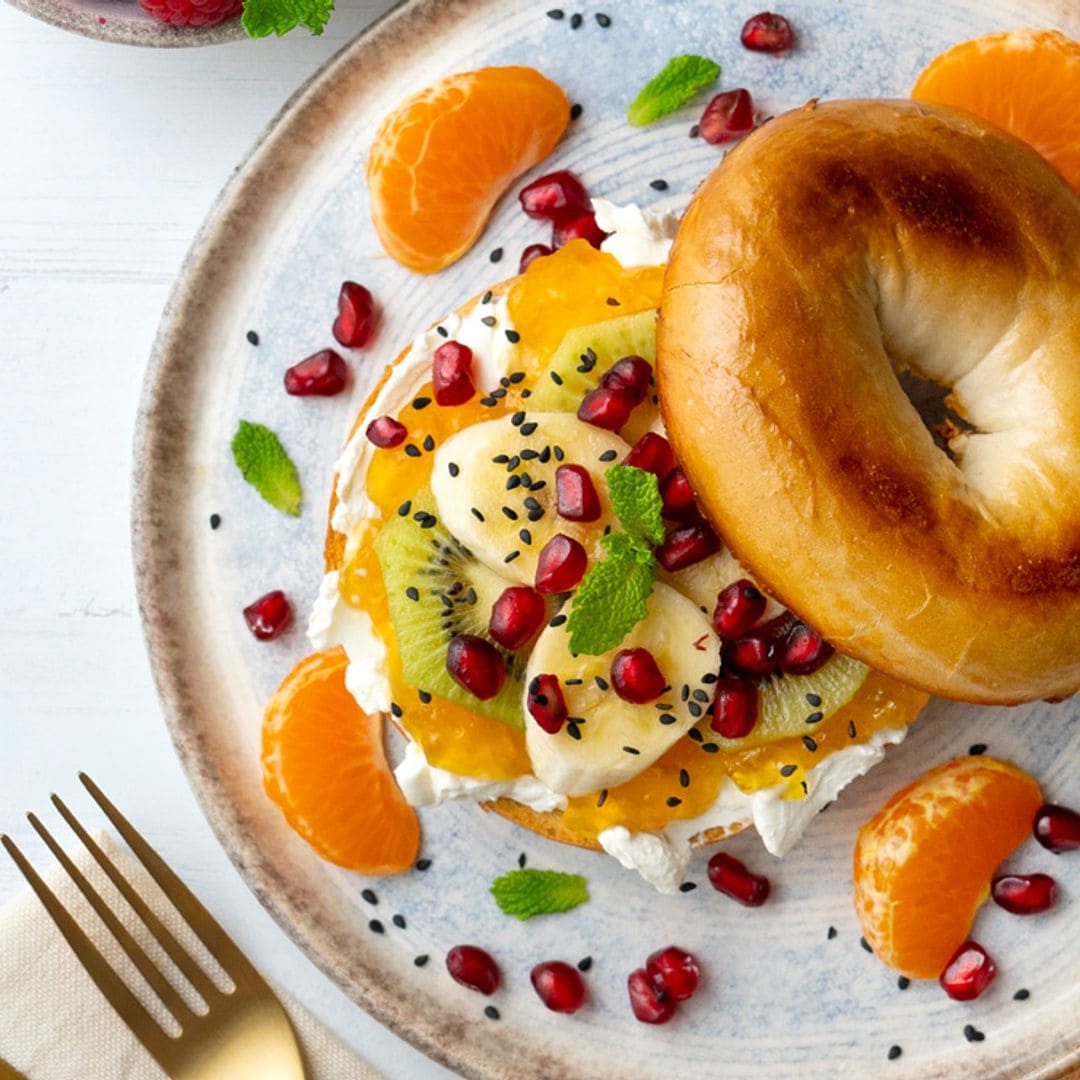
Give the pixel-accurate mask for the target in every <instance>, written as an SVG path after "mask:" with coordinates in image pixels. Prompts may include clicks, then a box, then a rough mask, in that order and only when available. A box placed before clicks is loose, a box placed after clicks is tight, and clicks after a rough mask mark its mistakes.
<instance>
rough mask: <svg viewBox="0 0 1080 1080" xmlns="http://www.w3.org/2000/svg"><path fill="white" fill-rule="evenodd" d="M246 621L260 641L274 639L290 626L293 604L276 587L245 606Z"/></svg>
mask: <svg viewBox="0 0 1080 1080" xmlns="http://www.w3.org/2000/svg"><path fill="white" fill-rule="evenodd" d="M244 621H245V622H246V623H247V624H248V629H249V630H250V631H251V632H252V633H253V634H254V635H255V636H256V637H257V638H258V639H259V640H260V641H273V640H274V638H276V637H280V636H281V635H282V634H284V633H285V631H286V630H287V629H288V628H289V623H291V622H292V604H290V603H289V600H288V597H286V595H285V594H284V593H283V592H282V591H281V590H280V589H275V590H274V591H273V592H268V593H267V594H266V595H265V596H260V597H259V599H258V600H256V601H255V603H253V604H248V606H247V607H246V608H244Z"/></svg>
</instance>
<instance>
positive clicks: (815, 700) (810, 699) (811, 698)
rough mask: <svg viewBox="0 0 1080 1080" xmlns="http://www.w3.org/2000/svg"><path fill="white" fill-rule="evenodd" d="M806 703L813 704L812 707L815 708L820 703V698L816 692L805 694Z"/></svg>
mask: <svg viewBox="0 0 1080 1080" xmlns="http://www.w3.org/2000/svg"><path fill="white" fill-rule="evenodd" d="M806 704H807V705H813V706H814V708H815V709H816V708H817V707H818V706H819V705H820V704H821V698H820V697H818V695H817V694H807V695H806Z"/></svg>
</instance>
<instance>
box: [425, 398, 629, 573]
mask: <svg viewBox="0 0 1080 1080" xmlns="http://www.w3.org/2000/svg"><path fill="white" fill-rule="evenodd" d="M629 452H630V447H629V446H627V444H626V443H625V442H623V440H622V439H620V438H619V437H618V435H613V434H611V433H610V432H607V431H603V430H602V429H600V428H597V427H592V426H591V425H589V424H585V423H582V421H580V420H579V419H578V418H577V417H576V416H575V415H574V414H573V413H559V412H537V413H517V414H515V415H514V416H512V417H510V416H508V417H504V418H502V419H499V420H488V421H485V422H484V423H482V424H474V425H472V426H471V427H467V428H465V429H464V430H462V431H459V432H457V433H456V434H454V435H452V436H451V437H450V438H449V439H447V440H446V442H444V443H443V444H442V446H441V447H439V449H438V451H437V452H436V454H435V464H434V469H433V472H432V476H431V489H432V491H433V493H434V495H435V501H436V503H437V504H438V509H439V516H440V518H441V519H442V521H443V523H444V524H445V525H446V527H447V528H448V529H449V530H450V532H451V533H452V534H453V535H454V536H455V537H457V539H458V540H460V541H461V543H462V544H464V545H465V546H466V547H467V548H468V549H469V550H470V551H471V552H472V553H473V555H475V556H476V558H477V559H479V560H480V561H481V562H482V563H484V564H486V565H487V566H489V567H490V568H491V569H492V570H494V571H496V573H499V574H502V575H503V576H504V577H508V578H511V579H513V580H515V581H520V582H524V583H526V584H529V585H531V584H532V582H533V578H534V576H535V574H536V560H537V556H538V555H539V554H540V549H541V548H542V547H543V546H544V544H546V543H547V542H548V540H550V539H551V537H553V536H554V535H555V534H556V533H565V534H566V535H567V536H571V537H573V538H574V539H575V540H578V541H580V542H581V544H582V545H583V546H584V548H585V552H586V554H587V555H588V556H589V559H590V561H592V560H593V559H596V558H601V557H602V556H603V548H602V547H601V545H600V538H601V537H602V536H603V534H604V527H605V526H607V525H611V526H612V527H613V528H617V527H618V522H617V521H616V519H615V516H614V514H613V513H612V510H611V503H610V501H609V499H608V493H607V483H606V482H605V480H604V472H605V470H606V469H608V468H609V467H610V466H611V465H614V464H617V463H618V462H620V461H622V459H623V458H624V457H626V455H627V454H628V453H629ZM564 464H565V465H581V466H584V467H585V468H586V469H588V471H589V475H590V477H591V478H592V482H593V486H594V487H595V488H596V493H597V495H598V496H599V500H600V516H599V518H597V519H596V520H595V521H589V522H583V521H568V520H567V519H565V518H563V517H560V516H559V513H558V511H557V510H556V503H555V471H556V470H557V469H558V467H559V466H560V465H564Z"/></svg>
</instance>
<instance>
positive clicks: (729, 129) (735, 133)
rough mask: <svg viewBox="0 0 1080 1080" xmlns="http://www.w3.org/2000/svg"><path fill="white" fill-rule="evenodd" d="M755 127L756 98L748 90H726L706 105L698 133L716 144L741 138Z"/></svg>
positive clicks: (707, 140)
mask: <svg viewBox="0 0 1080 1080" xmlns="http://www.w3.org/2000/svg"><path fill="white" fill-rule="evenodd" d="M753 129H754V100H753V98H751V97H750V92H749V91H748V90H725V91H724V92H723V93H721V94H717V95H716V97H714V98H713V99H712V101H710V102H709V104H708V105H706V106H705V111H704V112H703V113H702V114H701V119H700V120H699V121H698V133H699V134H700V135H701V137H702V138H703V139H704V140H705V141H706V142H707V143H712V144H713V145H714V146H716V145H719V144H720V143H726V142H731V140H732V139H740V138H742V136H743V135H745V134H746V133H747V132H749V131H753Z"/></svg>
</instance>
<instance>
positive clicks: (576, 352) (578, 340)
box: [529, 309, 657, 443]
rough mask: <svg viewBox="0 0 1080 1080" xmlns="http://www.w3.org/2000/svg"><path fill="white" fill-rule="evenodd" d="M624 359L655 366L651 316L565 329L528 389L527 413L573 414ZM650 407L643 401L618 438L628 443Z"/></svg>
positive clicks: (652, 415)
mask: <svg viewBox="0 0 1080 1080" xmlns="http://www.w3.org/2000/svg"><path fill="white" fill-rule="evenodd" d="M624 356H640V357H642V358H643V359H645V360H648V361H649V363H650V364H653V365H655V364H656V312H655V311H654V310H651V309H650V310H647V311H639V312H637V313H636V314H634V315H620V316H619V317H618V318H616V319H605V320H604V321H603V322H598V323H593V324H592V325H591V326H579V327H575V328H574V329H573V330H568V331H567V333H566V336H565V337H564V338H563V339H562V341H561V342H560V344H559V347H558V348H557V349H556V350H555V353H554V355H553V356H552V357H551V359H550V360H549V361H548V365H547V367H545V368H544V370H543V371H542V372H541V373H540V377H539V378H538V379H537V380H536V386H535V387H533V392H532V397H531V398H530V400H529V408H530V409H535V410H536V411H538V412H573V413H576V412H577V410H578V406H579V405H580V404H581V399H582V398H583V397H584V396H585V395H586V394H587V393H588V392H589V391H590V390H593V389H595V388H596V387H597V386H598V385H599V383H600V377H601V376H602V375H603V374H604V372H605V371H607V370H608V368H610V367H611V366H612V364H614V363H615V361H616V360H621V359H622V358H623V357H624ZM656 417H657V408H656V402H655V401H654V400H652V398H646V399H645V400H644V401H643V402H642V403H641V404H640V405H639V406H638V407H637V408H636V409H635V410H634V412H633V415H632V416H631V417H630V420H629V421H628V423H627V425H626V427H625V428H623V430H622V431H621V432H619V434H620V435H622V437H623V438H624V439H626V441H627V442H630V443H633V442H635V441H636V440H637V439H639V438H640V437H641V436H642V435H644V434H645V432H646V431H648V430H649V428H650V427H651V426H652V424H653V422H654V421H655V420H656Z"/></svg>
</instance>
